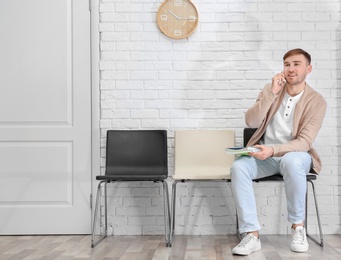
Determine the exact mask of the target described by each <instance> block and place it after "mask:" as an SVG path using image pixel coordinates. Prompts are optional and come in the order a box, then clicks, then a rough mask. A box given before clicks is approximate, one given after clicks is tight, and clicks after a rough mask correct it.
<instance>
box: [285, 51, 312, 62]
mask: <svg viewBox="0 0 341 260" xmlns="http://www.w3.org/2000/svg"><path fill="white" fill-rule="evenodd" d="M298 54H302V55H303V56H304V57H305V58H306V59H307V61H308V65H310V62H311V57H310V54H309V53H308V52H306V51H304V50H302V49H293V50H290V51H288V52H287V53H286V54H284V56H283V61H285V59H286V58H288V57H290V56H293V55H298Z"/></svg>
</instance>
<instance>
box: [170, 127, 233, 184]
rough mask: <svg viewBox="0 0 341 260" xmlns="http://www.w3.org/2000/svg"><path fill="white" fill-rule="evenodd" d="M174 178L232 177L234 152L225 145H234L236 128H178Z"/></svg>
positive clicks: (175, 145) (176, 132)
mask: <svg viewBox="0 0 341 260" xmlns="http://www.w3.org/2000/svg"><path fill="white" fill-rule="evenodd" d="M174 137H175V143H174V147H175V172H174V175H173V176H172V177H173V178H174V179H229V178H230V167H231V165H232V163H233V161H234V159H235V156H234V155H229V154H227V153H226V152H225V148H227V147H234V145H235V132H234V131H233V130H179V131H175V135H174Z"/></svg>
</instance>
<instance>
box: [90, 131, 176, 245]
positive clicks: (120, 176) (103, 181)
mask: <svg viewBox="0 0 341 260" xmlns="http://www.w3.org/2000/svg"><path fill="white" fill-rule="evenodd" d="M110 132H111V133H110ZM149 132H153V133H149ZM130 133H131V134H133V135H130ZM109 134H110V136H112V135H113V137H114V138H109ZM141 134H142V136H141ZM145 134H147V136H146V135H145ZM148 136H149V137H148ZM157 136H158V139H162V142H163V143H162V144H161V143H160V146H159V143H155V144H156V146H155V147H153V149H152V150H151V151H153V152H154V153H157V155H156V154H151V155H148V156H149V157H148V156H147V157H144V156H141V155H142V154H141V153H145V150H144V149H146V147H149V145H154V143H153V142H154V140H155V137H157ZM122 138H123V139H122ZM146 138H147V139H146ZM148 138H151V139H148ZM125 139H127V140H129V141H128V143H122V141H121V140H125ZM137 140H141V141H142V146H137V147H136V148H138V150H137V152H135V153H134V151H135V150H134V147H135V144H136V141H137ZM116 142H118V143H116ZM137 142H139V141H137ZM109 143H110V144H111V145H112V146H110V147H116V148H115V150H109V149H108V147H109ZM121 145H123V146H124V148H123V147H120V146H121ZM154 148H155V149H156V150H154ZM167 148H168V147H167V131H166V130H108V133H107V159H106V173H105V175H98V176H97V177H96V179H97V180H99V183H98V187H97V194H96V203H95V209H94V216H93V223H92V227H91V247H92V248H94V247H95V246H96V245H97V244H98V243H100V242H101V241H102V240H103V239H104V238H105V237H107V235H108V219H107V218H108V217H107V213H108V198H107V189H108V187H107V186H108V184H110V183H120V182H135V183H136V182H154V183H162V186H163V198H164V225H165V244H166V246H167V247H168V246H169V233H170V225H171V215H170V203H169V192H168V184H167V181H166V180H167V178H168V158H167ZM112 152H113V154H112ZM130 152H133V153H132V154H130ZM115 154H116V155H115ZM109 155H110V156H109ZM121 155H122V156H121ZM150 156H153V157H150ZM159 156H160V157H159ZM108 158H110V159H111V160H108ZM131 158H139V159H141V160H142V161H141V160H140V161H137V162H135V160H131ZM152 158H153V159H154V158H155V159H156V160H159V162H158V164H159V165H155V166H157V167H161V168H162V169H161V170H158V171H157V173H158V174H155V173H152V174H151V175H148V174H147V175H146V176H145V173H144V172H141V171H140V172H139V169H141V168H140V164H141V162H143V166H144V163H146V165H147V166H150V167H152V168H153V167H154V164H153V163H152V162H153V160H152ZM112 159H114V160H112ZM122 159H123V162H124V163H123V167H122V165H117V163H116V162H119V160H122ZM112 161H114V163H113V164H112ZM131 163H132V164H131ZM136 163H138V164H136ZM150 163H151V164H150ZM129 164H131V165H129ZM149 164H150V165H149ZM117 166H119V167H121V168H119V169H118V170H117V169H115V168H114V167H117ZM122 169H123V170H122ZM135 169H136V170H137V171H135ZM144 171H145V170H144ZM146 172H149V170H147V171H146ZM102 197H104V199H102ZM101 207H104V212H103V213H104V216H103V214H102V212H101V210H99V209H101ZM103 217H104V223H103ZM98 218H99V219H100V228H99V229H100V230H99V234H96V227H97V224H98ZM103 224H104V227H103Z"/></svg>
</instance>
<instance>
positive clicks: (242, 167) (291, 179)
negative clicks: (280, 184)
mask: <svg viewBox="0 0 341 260" xmlns="http://www.w3.org/2000/svg"><path fill="white" fill-rule="evenodd" d="M311 164H312V159H311V156H310V155H309V154H308V153H306V152H289V153H286V154H285V155H284V156H282V157H270V158H268V159H266V160H264V161H262V160H259V159H256V158H254V157H251V156H240V157H239V158H237V159H236V160H235V161H234V163H233V165H232V167H231V185H232V193H233V198H234V202H235V204H236V208H237V213H238V222H239V231H240V233H245V232H251V231H257V230H260V229H261V227H260V224H259V222H258V217H257V208H256V199H255V194H254V190H253V182H252V180H254V179H258V178H262V177H267V176H271V175H274V174H276V173H280V174H281V175H282V176H283V179H284V187H285V194H286V198H287V210H288V220H289V221H290V223H293V224H299V223H302V222H303V221H304V218H305V199H306V198H305V195H306V189H307V181H306V175H307V174H308V173H309V171H310V169H311Z"/></svg>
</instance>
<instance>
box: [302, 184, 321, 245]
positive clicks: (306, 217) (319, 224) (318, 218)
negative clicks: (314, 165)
mask: <svg viewBox="0 0 341 260" xmlns="http://www.w3.org/2000/svg"><path fill="white" fill-rule="evenodd" d="M308 182H310V184H311V187H312V190H313V195H314V203H315V211H316V217H317V223H318V227H319V234H320V241H318V240H317V239H315V238H314V237H312V236H311V235H310V234H309V233H308ZM305 228H306V232H307V237H309V238H310V239H311V240H313V241H314V242H315V243H317V244H318V245H320V246H321V247H323V246H324V244H323V233H322V225H321V220H320V214H319V210H318V205H317V198H316V193H315V185H314V182H313V181H312V180H307V194H306V210H305Z"/></svg>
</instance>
